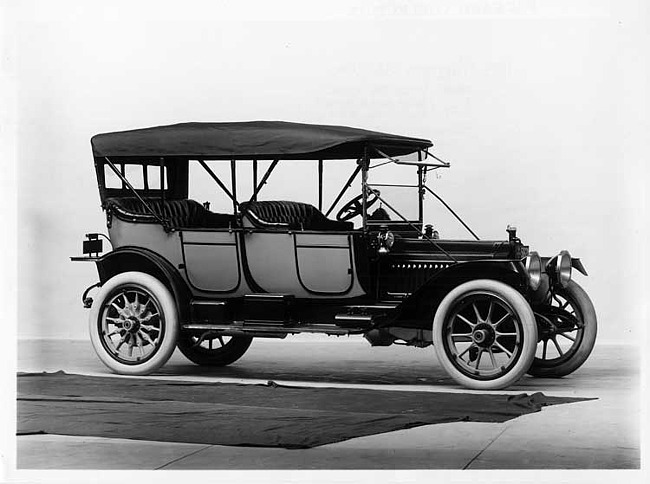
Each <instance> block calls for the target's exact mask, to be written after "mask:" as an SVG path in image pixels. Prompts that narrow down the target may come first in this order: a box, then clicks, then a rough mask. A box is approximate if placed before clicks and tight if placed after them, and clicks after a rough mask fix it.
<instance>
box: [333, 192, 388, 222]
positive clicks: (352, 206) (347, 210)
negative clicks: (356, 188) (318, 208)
mask: <svg viewBox="0 0 650 484" xmlns="http://www.w3.org/2000/svg"><path fill="white" fill-rule="evenodd" d="M377 200H379V190H372V191H371V192H370V193H369V194H368V198H367V199H366V210H367V209H368V208H370V207H371V206H373V205H374V204H375V203H377ZM362 213H363V195H357V196H356V197H354V198H353V199H352V200H350V201H348V202H347V203H346V204H345V205H343V207H341V210H339V212H338V213H337V214H336V220H338V221H339V222H347V221H348V220H351V219H353V218H354V217H356V216H358V215H361V214H362Z"/></svg>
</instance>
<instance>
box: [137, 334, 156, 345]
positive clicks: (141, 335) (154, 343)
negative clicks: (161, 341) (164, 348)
mask: <svg viewBox="0 0 650 484" xmlns="http://www.w3.org/2000/svg"><path fill="white" fill-rule="evenodd" d="M140 337H141V338H142V339H143V340H144V341H146V342H147V343H149V344H150V345H151V346H156V341H155V340H152V339H151V337H150V336H149V335H148V334H147V333H145V332H143V331H140Z"/></svg>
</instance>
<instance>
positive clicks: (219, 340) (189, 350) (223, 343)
mask: <svg viewBox="0 0 650 484" xmlns="http://www.w3.org/2000/svg"><path fill="white" fill-rule="evenodd" d="M252 342H253V338H252V337H250V336H222V335H220V334H219V333H215V332H207V333H203V334H192V333H181V336H180V338H179V339H178V349H179V350H180V351H181V353H183V354H184V355H185V357H186V358H187V359H188V360H190V361H191V362H193V363H196V364H197V365H201V366H226V365H229V364H231V363H234V362H235V361H237V360H238V359H239V358H241V357H242V356H244V353H246V350H248V347H249V346H250V345H251V343H252Z"/></svg>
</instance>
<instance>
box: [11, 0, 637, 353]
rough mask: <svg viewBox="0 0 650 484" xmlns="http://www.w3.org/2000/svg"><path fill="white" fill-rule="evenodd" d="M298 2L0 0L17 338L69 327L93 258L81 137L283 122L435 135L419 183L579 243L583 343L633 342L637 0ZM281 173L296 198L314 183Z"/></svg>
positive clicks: (77, 328)
mask: <svg viewBox="0 0 650 484" xmlns="http://www.w3.org/2000/svg"><path fill="white" fill-rule="evenodd" d="M308 3H310V2H277V1H275V2H266V3H265V2H225V1H224V2H205V3H203V2H194V1H185V2H172V3H165V2H153V1H152V2H144V3H140V2H133V1H128V2H122V1H120V2H82V1H79V2H72V1H57V2H47V1H36V2H30V1H21V2H9V3H8V4H6V7H7V8H6V15H7V17H6V18H7V19H8V25H7V27H8V29H7V30H5V33H6V34H7V35H6V37H5V41H6V42H5V53H6V55H5V69H6V70H5V72H8V73H10V74H11V75H12V76H14V80H15V83H16V85H17V98H16V100H15V101H16V110H17V116H18V117H17V122H18V123H17V135H16V145H15V147H16V163H17V165H16V166H17V170H18V210H19V216H18V221H19V227H18V254H17V257H18V258H17V261H18V292H19V296H18V312H19V319H18V336H19V337H33V336H46V337H82V338H84V337H85V335H86V328H85V324H86V312H85V311H84V310H83V309H82V308H81V304H80V295H81V292H82V291H83V289H84V288H85V287H86V286H87V285H90V284H91V283H93V282H95V280H96V274H95V269H94V267H93V266H92V264H79V263H71V262H70V261H69V259H68V257H69V256H71V255H77V254H79V253H80V250H81V240H82V238H83V234H84V233H86V232H91V231H102V230H103V229H104V218H103V214H102V212H101V210H100V207H99V196H98V193H97V188H96V181H95V177H94V171H93V166H92V157H91V152H90V144H89V139H90V137H91V136H92V135H94V134H96V133H99V132H106V131H114V130H123V129H130V128H137V127H146V126H153V125H162V124H170V123H176V122H183V121H236V120H254V119H269V120H274V119H279V120H290V121H299V122H314V123H324V124H344V125H350V126H357V127H363V128H368V129H377V130H381V131H387V132H394V133H397V134H405V135H412V136H421V137H427V138H431V139H433V140H434V143H435V148H436V152H437V153H438V154H440V155H441V156H442V157H443V158H445V159H448V160H450V161H451V162H452V168H451V169H450V170H448V171H445V172H443V173H442V177H441V178H439V179H435V178H434V177H432V179H431V182H430V185H431V186H432V187H433V188H434V189H437V190H438V191H439V193H441V194H442V195H443V196H444V197H445V198H446V199H447V200H448V202H449V203H450V204H451V205H452V206H454V207H455V208H456V209H457V211H458V212H459V213H461V214H462V215H463V216H464V217H465V218H466V220H467V222H468V223H469V224H470V226H472V227H473V228H474V230H475V231H476V232H477V233H478V234H479V235H480V236H482V237H485V238H502V237H506V233H505V227H506V225H507V224H508V223H510V224H515V225H517V226H518V228H519V235H520V237H521V238H522V239H523V240H524V242H526V243H528V244H530V245H531V246H532V248H533V249H536V250H538V251H539V252H540V253H541V254H547V255H552V254H555V253H557V252H558V251H559V250H560V249H568V250H569V251H570V252H571V253H572V254H573V255H574V256H579V257H581V258H582V259H583V261H584V264H585V266H586V267H587V270H588V271H589V273H590V276H589V277H588V278H584V277H582V276H578V278H579V282H580V283H581V284H583V285H584V286H585V288H586V289H587V291H588V292H589V293H590V295H591V296H592V298H593V300H594V303H595V305H596V308H597V312H598V315H599V318H600V325H601V332H600V335H601V339H602V340H624V341H627V342H634V341H636V340H637V339H638V338H639V337H640V336H641V334H642V329H641V328H642V325H641V323H642V322H643V321H642V320H643V317H644V316H643V311H644V307H645V304H646V294H647V284H646V278H645V275H644V272H643V270H642V268H643V266H644V261H645V260H646V257H645V252H646V251H647V245H646V244H645V243H642V235H643V234H642V231H643V230H644V224H646V223H647V216H646V213H645V184H644V183H643V180H642V177H643V175H644V170H643V163H644V162H645V161H646V159H645V158H644V155H647V153H648V151H647V142H646V141H645V137H646V136H647V127H648V125H647V120H648V119H647V97H646V94H647V85H648V78H647V70H646V61H645V58H646V50H643V49H642V45H646V44H645V43H644V42H643V41H644V40H647V39H644V38H643V37H642V35H641V33H642V32H643V31H644V30H643V29H644V28H645V29H646V31H647V23H646V18H647V16H646V15H645V13H647V12H645V11H643V10H641V8H642V7H641V6H642V5H643V4H642V3H641V2H614V1H612V2H604V1H603V2H598V1H592V2H586V1H582V2H560V1H544V2H541V1H537V2H535V1H516V0H507V1H488V2H479V1H462V2H458V1H446V2H424V1H419V2H416V1H397V2H388V1H378V2H367V1H365V2H361V1H357V2H327V3H325V2H322V3H320V4H319V5H309V6H307V4H308ZM326 169H327V167H326ZM287 178H291V175H287ZM294 178H295V176H294ZM271 181H272V182H273V180H271ZM275 181H276V183H277V182H278V180H277V179H276V180H275ZM286 182H287V183H292V184H303V186H304V199H305V200H308V199H312V197H313V195H312V194H311V190H312V189H313V187H314V186H315V183H314V182H312V181H311V180H309V181H305V180H302V179H289V180H286ZM427 208H428V209H429V210H430V214H431V216H430V217H429V220H432V221H434V223H435V224H436V226H437V227H438V228H439V230H440V232H441V233H442V235H443V236H445V235H446V236H451V237H455V236H464V233H463V231H462V229H460V228H457V227H456V226H455V225H454V222H453V220H452V219H451V218H449V217H447V216H445V215H444V214H443V213H442V211H441V210H440V207H439V205H437V204H436V202H435V201H428V203H427Z"/></svg>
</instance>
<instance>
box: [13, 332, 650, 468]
mask: <svg viewBox="0 0 650 484" xmlns="http://www.w3.org/2000/svg"><path fill="white" fill-rule="evenodd" d="M639 367H640V363H639V352H638V350H637V348H636V347H633V346H621V345H600V346H597V347H596V349H595V350H594V353H593V354H592V356H591V357H590V360H589V361H588V362H587V363H586V365H585V366H584V367H583V368H582V369H580V370H579V371H577V372H576V373H574V374H573V375H570V376H569V377H565V378H563V379H559V380H552V379H534V378H530V377H526V378H524V379H522V381H520V382H519V383H518V384H517V385H516V386H514V387H512V388H511V389H510V392H512V393H521V392H524V391H525V392H536V391H541V392H544V393H545V394H547V395H557V396H580V397H597V398H598V399H597V400H593V401H587V402H580V403H573V404H568V405H558V406H553V407H547V408H544V409H543V410H542V411H541V412H539V413H535V414H530V415H526V416H522V417H519V418H517V419H514V420H511V421H509V422H505V423H472V422H458V423H449V424H438V425H429V426H423V427H417V428H413V429H408V430H400V431H396V432H389V433H385V434H380V435H373V436H368V437H361V438H356V439H351V440H348V441H345V442H340V443H336V444H330V445H324V446H321V447H316V448H313V449H307V450H285V449H265V448H242V447H227V446H218V445H197V444H176V443H163V442H146V441H135V440H124V439H104V438H96V437H72V436H59V435H31V436H20V437H17V463H16V464H17V468H19V469H639V468H640V427H641V426H640V422H641V414H640V375H639ZM56 370H64V371H66V372H69V373H82V374H91V375H111V374H110V373H109V372H108V370H107V369H106V368H105V367H104V366H103V365H102V364H101V363H100V362H99V360H98V359H97V358H96V357H95V355H94V353H93V350H92V348H91V346H90V343H89V342H86V341H63V340H56V341H54V340H49V341H48V340H37V341H21V342H20V343H19V348H18V371H25V372H33V371H56ZM152 378H164V379H182V380H192V379H194V380H207V381H222V382H229V381H237V382H244V383H246V382H251V383H255V382H260V381H263V382H266V381H267V380H274V381H276V382H281V383H285V384H294V385H296V384H300V385H305V384H308V385H325V386H338V387H355V388H356V387H364V388H381V389H383V390H388V389H390V390H395V391H414V390H418V391H445V392H447V391H455V392H465V391H466V390H464V389H462V388H461V387H459V386H457V385H455V384H454V383H453V382H452V381H451V380H450V379H449V378H448V377H447V376H446V375H445V374H444V372H443V370H442V369H441V368H440V367H439V365H438V363H437V360H436V357H435V353H434V352H433V349H432V348H425V349H415V348H404V347H398V346H393V347H388V348H371V347H370V346H369V345H368V344H367V343H366V342H365V341H363V340H362V339H354V338H350V339H339V340H336V339H332V338H330V339H328V338H326V337H323V338H312V339H306V340H301V339H299V338H298V339H294V340H291V339H290V338H288V339H287V340H284V341H274V340H256V341H255V342H254V343H253V345H252V346H251V349H250V350H249V352H248V353H247V354H246V355H245V356H244V357H243V358H242V359H241V360H240V361H239V362H237V363H236V364H234V365H232V366H231V367H228V368H221V369H205V368H199V367H197V366H194V365H192V364H191V363H189V362H188V361H187V360H185V359H184V357H183V356H182V355H180V354H179V353H178V352H177V353H175V354H174V356H173V357H172V359H171V360H170V361H169V362H168V364H167V365H166V366H165V367H164V368H163V369H162V370H161V371H160V372H159V373H158V374H156V376H155V377H152ZM499 393H504V392H499ZM629 477H633V476H629Z"/></svg>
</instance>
